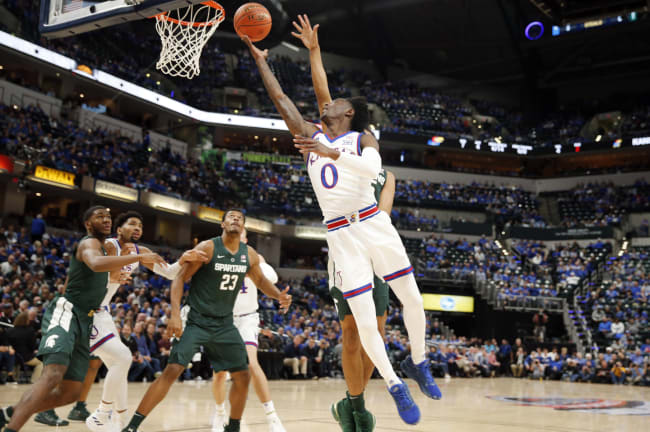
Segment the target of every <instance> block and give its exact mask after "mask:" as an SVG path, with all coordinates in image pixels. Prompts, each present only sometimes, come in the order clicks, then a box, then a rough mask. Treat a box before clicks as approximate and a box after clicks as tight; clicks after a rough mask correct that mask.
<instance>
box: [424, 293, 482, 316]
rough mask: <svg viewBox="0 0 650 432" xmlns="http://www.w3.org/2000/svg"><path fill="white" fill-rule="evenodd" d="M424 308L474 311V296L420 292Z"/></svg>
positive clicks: (443, 310)
mask: <svg viewBox="0 0 650 432" xmlns="http://www.w3.org/2000/svg"><path fill="white" fill-rule="evenodd" d="M422 300H423V301H424V309H425V310H432V311H441V312H466V313H472V312H474V297H471V296H458V295H446V294H422Z"/></svg>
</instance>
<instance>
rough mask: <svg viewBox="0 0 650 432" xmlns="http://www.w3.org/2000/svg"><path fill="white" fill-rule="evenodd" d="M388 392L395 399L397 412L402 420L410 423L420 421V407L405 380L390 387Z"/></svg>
mask: <svg viewBox="0 0 650 432" xmlns="http://www.w3.org/2000/svg"><path fill="white" fill-rule="evenodd" d="M388 392H389V393H390V395H391V396H392V397H393V399H394V400H395V405H397V412H398V413H399V416H400V417H401V418H402V420H404V422H405V423H408V424H412V425H414V424H417V423H418V422H419V421H420V408H418V406H417V405H416V404H415V402H414V401H413V398H412V397H411V392H410V391H409V387H408V386H407V385H406V384H405V383H404V381H402V383H401V384H395V385H394V386H392V387H391V388H389V389H388Z"/></svg>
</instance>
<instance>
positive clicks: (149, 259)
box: [138, 252, 167, 265]
mask: <svg viewBox="0 0 650 432" xmlns="http://www.w3.org/2000/svg"><path fill="white" fill-rule="evenodd" d="M138 256H139V257H140V263H141V264H160V265H166V264H167V261H165V260H164V259H163V258H162V257H161V256H160V255H158V254H157V253H155V252H151V253H145V254H140V255H138Z"/></svg>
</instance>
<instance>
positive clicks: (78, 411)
mask: <svg viewBox="0 0 650 432" xmlns="http://www.w3.org/2000/svg"><path fill="white" fill-rule="evenodd" d="M101 367H102V361H101V360H100V359H99V358H92V359H90V361H89V362H88V372H86V377H85V378H84V382H83V384H82V386H81V394H80V395H79V399H78V400H77V403H76V404H75V406H73V407H72V409H71V410H70V413H68V420H76V421H86V419H87V418H88V416H90V412H88V408H87V407H86V399H87V398H88V393H89V392H90V387H92V385H93V383H94V382H95V378H97V372H99V368H101Z"/></svg>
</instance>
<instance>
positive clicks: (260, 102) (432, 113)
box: [3, 0, 650, 146]
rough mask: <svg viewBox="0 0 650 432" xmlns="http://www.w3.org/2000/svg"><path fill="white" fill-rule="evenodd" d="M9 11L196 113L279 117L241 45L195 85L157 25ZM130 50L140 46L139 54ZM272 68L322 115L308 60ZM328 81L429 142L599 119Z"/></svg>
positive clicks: (206, 54) (641, 117)
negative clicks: (46, 26)
mask: <svg viewBox="0 0 650 432" xmlns="http://www.w3.org/2000/svg"><path fill="white" fill-rule="evenodd" d="M5 5H6V7H7V9H8V10H9V11H10V12H11V13H12V14H13V15H14V16H15V17H16V18H17V19H18V21H19V22H20V23H21V25H20V30H19V34H20V36H21V37H23V38H26V39H28V40H30V41H32V42H34V43H37V44H40V45H42V46H45V47H47V48H49V49H52V50H54V51H56V52H59V53H61V54H64V55H66V56H69V57H71V58H73V59H75V60H77V62H78V63H79V64H84V65H86V66H89V67H90V68H99V69H101V70H104V71H105V72H108V73H111V74H114V75H116V76H119V77H121V78H124V79H127V80H129V81H131V82H134V83H136V84H139V85H141V86H144V87H146V88H149V89H151V90H153V91H156V92H159V93H161V94H163V95H166V96H170V97H172V98H174V99H176V100H179V101H181V102H185V103H189V104H191V105H192V106H195V107H197V108H201V109H205V110H209V111H217V112H229V113H236V114H247V115H261V116H273V117H276V116H277V113H276V110H275V109H274V107H273V104H272V103H271V101H270V99H269V98H268V96H267V95H266V91H265V90H264V88H263V85H262V82H261V79H260V77H259V74H258V73H257V68H256V67H255V65H254V62H253V61H252V59H251V57H250V55H249V54H248V52H247V51H246V50H245V49H243V47H242V48H239V49H238V50H235V51H233V52H230V53H226V52H225V51H224V49H222V47H221V46H220V45H219V44H218V41H216V40H211V41H209V42H208V43H207V44H206V46H205V48H204V51H203V54H202V56H201V60H200V65H201V73H200V74H199V75H198V76H197V77H195V78H194V79H192V80H185V79H183V78H174V77H168V76H165V75H163V74H161V73H159V72H157V71H156V69H155V67H154V65H155V63H156V61H157V58H158V53H159V51H160V39H159V36H158V35H157V34H156V33H155V31H154V29H153V25H150V26H142V25H139V24H126V25H124V26H117V27H114V28H113V29H112V31H111V38H110V41H107V40H106V38H105V37H103V35H102V34H95V33H93V32H90V33H85V34H81V35H78V36H74V37H68V38H65V39H53V40H49V39H45V38H43V37H41V36H40V34H39V33H38V21H39V16H40V11H39V3H38V2H33V1H27V0H7V1H6V2H5ZM3 29H5V28H3ZM213 39H214V38H213ZM124 47H137V50H138V55H134V52H133V51H131V50H128V49H124ZM134 49H135V48H134ZM269 64H270V66H271V68H272V69H273V70H274V72H275V73H276V75H277V76H278V80H279V81H280V83H281V84H282V85H283V88H284V89H285V91H286V92H287V94H288V95H289V96H290V97H291V98H292V99H293V100H294V101H295V102H296V105H297V106H298V107H299V108H300V109H301V111H302V113H303V115H304V116H305V117H306V118H310V119H313V120H314V119H317V118H318V109H317V107H316V104H315V101H314V99H315V98H314V95H313V89H312V87H311V74H310V67H309V63H308V61H307V59H306V58H305V60H301V61H296V60H295V59H290V58H287V57H282V56H276V55H272V56H271V57H270V59H269ZM328 80H329V85H330V89H331V91H332V94H333V95H336V96H341V97H346V96H349V95H350V89H351V88H356V89H357V90H359V92H360V94H363V95H365V96H366V97H367V98H368V100H369V101H370V102H372V103H374V104H376V105H377V106H379V107H381V108H382V109H383V110H384V111H385V113H386V115H387V116H388V118H389V122H387V123H385V122H382V124H380V125H379V126H380V128H381V129H382V130H383V131H385V132H398V133H402V134H411V135H414V134H417V135H423V136H427V135H428V136H431V135H443V136H446V135H450V134H451V135H454V136H459V135H463V136H467V137H472V136H473V137H476V138H478V139H493V138H495V137H503V138H504V139H506V140H508V141H510V142H527V143H533V144H536V145H542V146H544V145H546V146H548V145H551V144H553V143H558V142H566V143H573V142H578V141H584V140H585V138H584V137H582V136H581V129H582V127H583V126H584V125H585V124H586V122H587V121H588V118H587V117H586V116H585V115H583V114H582V112H589V114H592V115H593V114H596V112H592V111H593V108H589V107H577V108H573V107H572V108H571V109H569V108H564V107H560V108H559V109H557V110H556V111H554V112H553V113H552V114H548V115H546V116H543V117H542V118H541V120H539V119H538V120H534V121H528V122H526V123H524V122H523V118H524V117H523V116H522V114H521V113H520V112H518V111H517V110H516V109H511V108H506V107H504V106H501V105H499V104H496V103H493V102H487V101H483V100H473V99H472V100H469V99H466V98H464V97H461V96H456V95H453V94H450V93H441V92H440V91H438V90H436V89H433V88H427V87H423V86H419V85H417V84H414V83H410V82H407V81H385V82H384V81H373V80H371V79H370V78H369V76H368V75H367V74H366V73H364V72H363V71H358V70H340V69H339V70H328ZM225 86H234V87H240V88H244V89H246V90H248V91H249V92H251V93H252V94H253V95H255V99H256V100H257V104H256V105H254V106H253V105H248V104H246V103H239V104H234V105H233V104H231V105H229V106H224V105H225V103H224V100H225V99H224V97H223V93H220V92H221V89H222V88H223V87H225ZM648 106H649V104H647V103H646V104H643V103H642V104H641V105H639V106H636V105H635V106H634V107H632V108H631V109H630V112H629V114H627V115H625V118H624V119H623V121H622V122H621V126H620V131H619V134H620V133H629V132H630V131H639V132H641V131H644V130H647V128H648V124H650V123H649V119H650V111H649V110H648ZM477 114H480V116H477ZM486 116H488V117H486ZM477 119H478V120H477Z"/></svg>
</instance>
